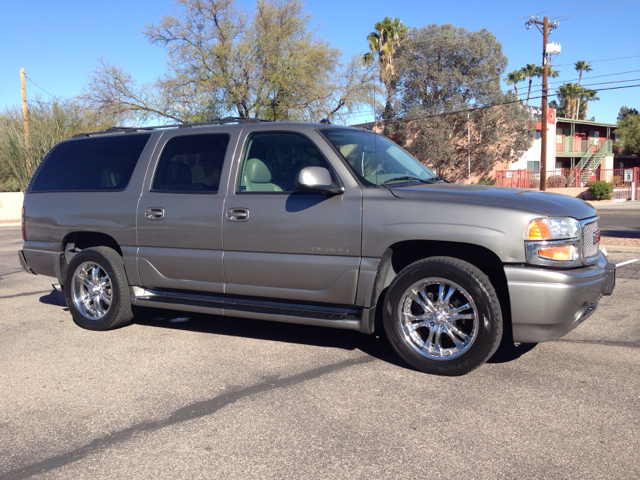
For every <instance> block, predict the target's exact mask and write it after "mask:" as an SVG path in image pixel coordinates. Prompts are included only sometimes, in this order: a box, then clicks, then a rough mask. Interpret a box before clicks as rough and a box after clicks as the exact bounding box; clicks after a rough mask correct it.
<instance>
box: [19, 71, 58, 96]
mask: <svg viewBox="0 0 640 480" xmlns="http://www.w3.org/2000/svg"><path fill="white" fill-rule="evenodd" d="M24 78H26V79H27V80H29V81H30V82H31V83H33V84H34V85H35V86H36V87H38V88H39V89H40V90H42V91H43V92H44V93H46V94H47V95H49V96H50V97H52V98H53V99H56V98H58V97H56V96H55V95H53V94H51V93H49V92H47V91H46V90H45V89H44V88H42V87H41V86H40V85H38V84H37V83H36V82H34V81H33V80H31V79H30V78H29V77H27V76H26V75H25V76H24Z"/></svg>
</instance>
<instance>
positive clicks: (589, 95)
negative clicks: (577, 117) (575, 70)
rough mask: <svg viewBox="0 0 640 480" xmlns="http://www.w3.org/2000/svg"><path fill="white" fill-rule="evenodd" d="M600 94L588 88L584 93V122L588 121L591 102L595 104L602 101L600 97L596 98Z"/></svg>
mask: <svg viewBox="0 0 640 480" xmlns="http://www.w3.org/2000/svg"><path fill="white" fill-rule="evenodd" d="M597 93H598V92H597V91H596V90H589V89H588V88H587V89H585V90H584V92H583V93H582V99H583V100H584V112H583V113H582V120H586V119H587V110H588V109H589V102H595V101H597V100H600V98H599V97H596V94H597Z"/></svg>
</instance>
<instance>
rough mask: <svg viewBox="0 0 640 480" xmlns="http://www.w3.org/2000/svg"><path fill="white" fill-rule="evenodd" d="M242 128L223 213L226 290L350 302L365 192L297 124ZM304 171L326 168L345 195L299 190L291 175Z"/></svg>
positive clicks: (312, 135) (321, 144)
mask: <svg viewBox="0 0 640 480" xmlns="http://www.w3.org/2000/svg"><path fill="white" fill-rule="evenodd" d="M247 129H249V130H253V131H252V132H250V133H248V135H246V137H244V139H243V140H242V143H243V146H242V149H241V151H240V152H239V153H240V155H241V158H240V162H239V164H238V169H237V171H235V172H234V178H233V182H232V183H231V182H230V183H231V184H230V186H229V192H228V194H227V198H226V201H225V208H224V220H223V225H224V226H223V238H224V251H225V253H224V268H225V277H226V282H227V285H226V292H227V293H229V294H235V295H247V296H258V297H267V298H270V299H284V300H296V301H301V302H309V303H315V302H318V303H332V304H344V305H351V304H353V302H354V301H355V294H356V286H357V279H358V269H359V265H360V253H361V204H362V190H361V189H360V187H359V186H358V185H357V184H356V183H355V181H354V180H353V178H352V177H351V176H350V175H349V174H348V173H346V167H344V165H342V166H341V165H340V164H338V165H337V166H336V165H332V164H331V163H330V162H329V161H328V160H327V158H328V157H330V156H331V155H334V156H335V154H334V153H333V151H332V150H331V149H330V148H329V146H328V144H327V143H326V141H324V140H323V139H322V138H321V137H320V135H319V134H318V133H317V132H315V130H311V131H310V130H309V128H308V127H307V128H302V127H297V126H295V125H287V129H286V131H284V130H283V129H282V127H281V126H280V127H279V128H278V126H277V125H275V126H273V127H270V128H267V127H265V126H264V125H260V126H258V127H257V128H253V129H251V128H250V127H247ZM296 130H297V131H296ZM238 149H239V150H240V147H238ZM306 166H322V167H325V168H328V169H329V170H330V171H331V172H332V174H333V175H335V176H337V177H338V178H341V180H342V183H344V185H345V192H344V193H343V194H342V195H333V196H330V195H325V194H318V193H309V192H302V191H297V190H296V187H295V179H296V175H297V173H298V172H299V170H300V169H302V168H304V167H306ZM340 168H342V169H344V170H343V171H342V172H341V171H340Z"/></svg>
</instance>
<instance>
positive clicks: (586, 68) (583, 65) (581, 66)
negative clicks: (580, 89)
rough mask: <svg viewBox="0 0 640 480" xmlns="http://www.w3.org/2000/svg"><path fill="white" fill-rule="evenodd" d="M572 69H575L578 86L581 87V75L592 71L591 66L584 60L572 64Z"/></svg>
mask: <svg viewBox="0 0 640 480" xmlns="http://www.w3.org/2000/svg"><path fill="white" fill-rule="evenodd" d="M574 68H575V69H576V72H578V85H582V74H583V73H584V72H590V71H591V70H593V69H592V68H591V64H590V63H589V62H587V61H585V60H578V61H577V62H576V63H575V64H574Z"/></svg>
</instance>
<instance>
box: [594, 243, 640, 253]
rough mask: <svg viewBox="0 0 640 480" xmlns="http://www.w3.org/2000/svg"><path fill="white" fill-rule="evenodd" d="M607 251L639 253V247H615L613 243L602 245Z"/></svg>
mask: <svg viewBox="0 0 640 480" xmlns="http://www.w3.org/2000/svg"><path fill="white" fill-rule="evenodd" d="M602 248H604V249H605V250H606V251H607V253H611V252H618V253H638V254H640V247H623V246H620V247H616V246H615V245H603V246H602Z"/></svg>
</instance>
